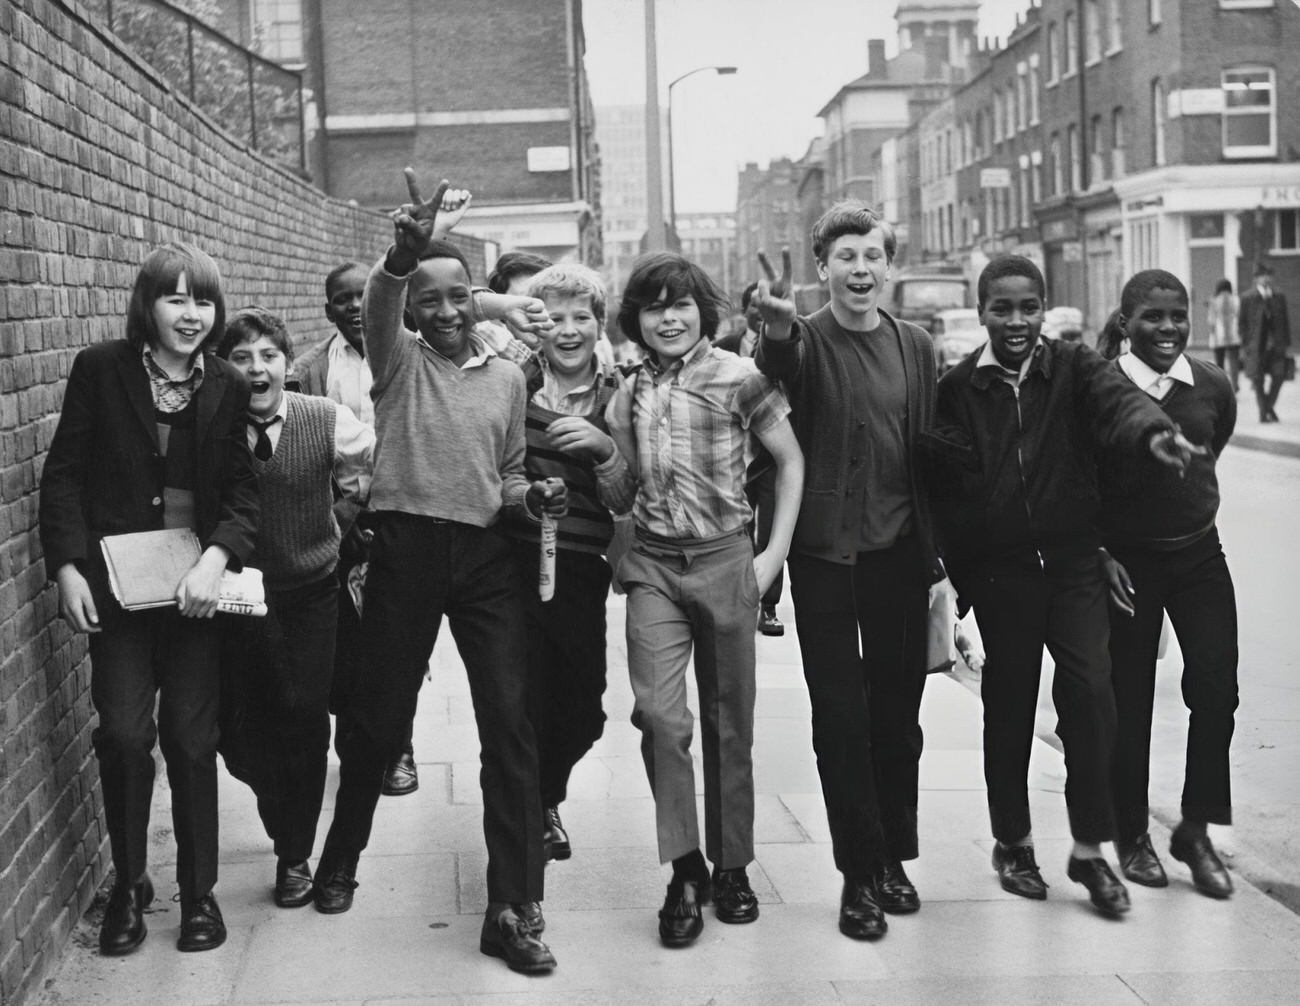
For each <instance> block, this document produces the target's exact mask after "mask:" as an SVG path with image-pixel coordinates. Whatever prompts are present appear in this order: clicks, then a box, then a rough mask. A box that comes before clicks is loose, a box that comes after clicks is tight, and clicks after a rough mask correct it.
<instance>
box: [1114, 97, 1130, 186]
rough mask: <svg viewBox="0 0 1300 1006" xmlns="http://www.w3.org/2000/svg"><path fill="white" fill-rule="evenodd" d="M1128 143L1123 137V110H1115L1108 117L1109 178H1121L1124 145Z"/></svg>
mask: <svg viewBox="0 0 1300 1006" xmlns="http://www.w3.org/2000/svg"><path fill="white" fill-rule="evenodd" d="M1127 142H1128V141H1127V140H1126V139H1125V136H1124V109H1122V108H1116V109H1115V111H1113V112H1112V113H1111V115H1110V177H1111V178H1123V177H1124V173H1125V169H1126V166H1125V164H1124V145H1125V143H1127Z"/></svg>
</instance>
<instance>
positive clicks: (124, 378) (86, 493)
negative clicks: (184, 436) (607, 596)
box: [40, 340, 259, 605]
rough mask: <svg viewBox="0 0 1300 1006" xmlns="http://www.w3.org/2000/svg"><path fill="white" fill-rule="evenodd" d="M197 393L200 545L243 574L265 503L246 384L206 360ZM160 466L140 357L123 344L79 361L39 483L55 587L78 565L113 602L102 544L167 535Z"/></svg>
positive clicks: (98, 597) (89, 352)
mask: <svg viewBox="0 0 1300 1006" xmlns="http://www.w3.org/2000/svg"><path fill="white" fill-rule="evenodd" d="M203 366H204V377H203V383H202V384H201V385H200V387H199V390H198V392H197V393H196V399H197V406H196V407H197V414H196V416H195V423H196V428H195V444H196V457H195V473H194V474H195V482H196V484H195V489H194V507H195V516H196V520H197V522H198V535H199V540H200V541H201V542H202V544H203V546H204V547H205V548H206V547H207V546H209V545H221V546H223V547H224V548H225V549H226V550H227V551H228V552H229V553H230V554H231V568H232V569H238V568H239V567H240V566H242V564H243V563H244V561H245V560H246V559H247V558H248V556H249V555H250V554H251V553H252V551H253V540H254V537H255V535H256V533H257V524H258V514H259V504H258V495H257V477H256V475H255V474H254V473H253V467H252V455H251V454H250V452H249V449H248V440H247V431H246V423H247V419H246V415H247V412H246V410H247V408H248V397H249V390H248V384H247V382H246V381H245V380H244V378H243V376H242V375H240V373H239V372H238V371H236V370H235V369H234V368H233V367H231V366H230V365H229V364H228V363H226V362H225V361H224V360H219V359H217V358H215V357H207V358H206V359H205V360H204V362H203ZM163 468H164V465H163V458H162V456H161V455H160V454H159V452H158V431H157V424H156V423H155V420H154V406H153V395H152V392H151V391H150V387H149V375H148V374H147V373H146V372H145V369H144V364H143V363H142V361H141V358H140V351H139V350H138V349H136V348H134V347H133V346H131V345H130V344H129V343H128V342H126V341H125V340H117V341H114V342H105V343H100V344H98V345H95V346H90V347H89V348H87V349H84V350H82V351H81V352H80V353H78V354H77V357H76V359H75V360H73V362H72V372H71V373H70V374H69V375H68V384H67V389H66V390H65V392H64V396H63V412H62V415H61V416H60V417H59V425H58V428H57V429H56V430H55V432H54V439H53V441H52V442H51V443H50V450H49V454H48V455H47V456H46V459H45V469H44V471H43V472H42V474H41V501H40V532H41V544H42V547H43V548H44V551H45V571H46V575H47V576H49V577H50V578H51V579H53V577H54V576H55V574H56V573H57V572H58V570H59V568H60V567H61V566H63V565H64V563H67V562H75V563H77V565H78V567H79V568H80V569H81V571H82V573H83V574H84V575H85V576H86V578H87V580H88V581H89V582H90V586H91V589H92V591H93V592H94V595H95V603H96V605H100V604H104V603H106V602H107V601H108V599H109V598H110V596H111V595H110V594H109V591H108V579H107V574H106V572H105V569H104V560H103V556H102V555H101V553H100V548H99V539H100V538H102V537H103V536H104V535H109V534H125V533H128V532H132V531H153V530H157V529H160V528H161V527H162V526H163V513H162V495H163Z"/></svg>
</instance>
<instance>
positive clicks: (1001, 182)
mask: <svg viewBox="0 0 1300 1006" xmlns="http://www.w3.org/2000/svg"><path fill="white" fill-rule="evenodd" d="M1297 2H1300V0H1297ZM980 188H981V189H1009V188H1011V169H1010V168H981V169H980Z"/></svg>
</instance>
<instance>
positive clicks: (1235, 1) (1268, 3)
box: [1219, 0, 1277, 10]
mask: <svg viewBox="0 0 1300 1006" xmlns="http://www.w3.org/2000/svg"><path fill="white" fill-rule="evenodd" d="M1276 6H1277V4H1276V2H1275V0H1219V8H1220V9H1221V10H1264V9H1265V8H1269V7H1276Z"/></svg>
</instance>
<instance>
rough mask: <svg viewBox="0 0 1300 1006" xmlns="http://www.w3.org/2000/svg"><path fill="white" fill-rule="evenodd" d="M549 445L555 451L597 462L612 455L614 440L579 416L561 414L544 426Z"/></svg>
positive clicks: (605, 459) (606, 459)
mask: <svg viewBox="0 0 1300 1006" xmlns="http://www.w3.org/2000/svg"><path fill="white" fill-rule="evenodd" d="M546 435H547V436H548V437H550V438H551V446H552V447H554V448H555V449H556V450H557V451H563V452H564V453H565V454H572V455H574V456H575V457H578V458H585V459H589V460H591V461H595V462H596V463H597V464H599V463H601V462H604V461H608V460H609V459H610V458H611V457H613V456H614V450H615V447H614V440H613V438H612V437H610V436H609V434H607V433H602V432H601V431H600V430H598V429H597V428H596V427H595V426H593V425H592V424H591V423H589V422H588V421H587V420H585V419H583V418H582V417H581V416H561V417H560V418H559V419H556V420H555V421H554V422H552V423H551V425H550V426H548V427H546Z"/></svg>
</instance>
